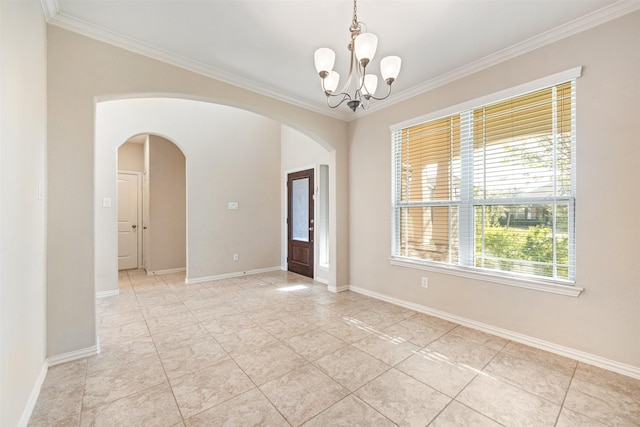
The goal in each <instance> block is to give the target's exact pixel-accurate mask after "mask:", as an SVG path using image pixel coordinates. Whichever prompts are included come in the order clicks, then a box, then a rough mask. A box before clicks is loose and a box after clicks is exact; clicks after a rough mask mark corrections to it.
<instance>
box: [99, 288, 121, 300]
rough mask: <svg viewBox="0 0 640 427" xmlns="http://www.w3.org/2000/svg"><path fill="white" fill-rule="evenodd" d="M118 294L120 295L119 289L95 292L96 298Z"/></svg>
mask: <svg viewBox="0 0 640 427" xmlns="http://www.w3.org/2000/svg"><path fill="white" fill-rule="evenodd" d="M118 295H120V289H115V290H113V291H101V292H96V298H106V297H117V296H118Z"/></svg>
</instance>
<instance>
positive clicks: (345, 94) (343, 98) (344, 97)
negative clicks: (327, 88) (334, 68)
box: [327, 93, 351, 108]
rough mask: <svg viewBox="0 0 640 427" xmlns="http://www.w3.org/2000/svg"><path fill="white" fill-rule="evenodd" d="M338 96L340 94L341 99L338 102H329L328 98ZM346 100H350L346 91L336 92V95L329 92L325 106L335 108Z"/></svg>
mask: <svg viewBox="0 0 640 427" xmlns="http://www.w3.org/2000/svg"><path fill="white" fill-rule="evenodd" d="M339 96H342V99H341V100H340V102H338V103H337V104H335V105H331V102H330V101H329V100H330V99H331V98H336V97H339ZM347 100H351V96H349V94H348V93H339V94H336V95H333V94H329V95H327V106H329V108H337V107H339V106H341V105H342V103H343V102H345V101H347Z"/></svg>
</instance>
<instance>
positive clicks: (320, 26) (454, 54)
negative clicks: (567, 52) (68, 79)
mask: <svg viewBox="0 0 640 427" xmlns="http://www.w3.org/2000/svg"><path fill="white" fill-rule="evenodd" d="M42 2H43V6H44V9H45V14H46V15H47V17H48V22H49V23H51V24H54V25H58V26H61V27H64V28H67V29H70V30H73V31H77V32H80V33H83V34H85V35H88V36H90V37H93V38H97V39H100V40H104V41H107V42H109V43H112V44H115V45H118V46H122V47H125V48H127V49H130V50H133V51H136V52H139V53H143V54H145V55H149V56H151V57H155V58H158V59H161V60H164V61H166V62H169V63H173V64H176V65H179V66H182V67H185V68H188V69H192V70H194V71H197V72H200V73H203V74H206V75H209V76H212V77H215V78H218V79H220V80H223V81H226V82H229V83H232V84H235V85H238V86H242V87H245V88H249V89H251V90H254V91H257V92H260V93H263V94H266V95H269V96H273V97H275V98H278V99H281V100H285V101H287V102H292V103H294V104H296V105H300V106H302V107H305V108H309V109H312V110H314V111H319V112H321V113H324V114H327V115H331V116H334V117H338V118H341V119H345V120H350V119H352V118H354V117H357V115H361V114H363V113H364V112H362V111H361V112H358V113H355V114H356V115H355V116H354V113H353V112H351V111H350V110H349V109H348V108H347V107H346V105H343V106H341V107H340V108H338V109H335V110H332V109H329V108H328V107H327V106H326V98H325V96H324V94H323V93H322V90H321V88H320V78H319V77H318V75H317V73H316V70H315V67H314V63H313V52H314V51H315V49H317V48H319V47H330V48H332V49H333V50H334V51H335V52H336V71H338V72H339V73H340V75H341V76H343V79H344V76H346V75H347V73H348V70H347V67H348V54H349V52H348V51H347V43H348V42H349V37H350V36H349V31H348V28H349V25H350V24H351V18H352V12H353V3H352V1H351V0H324V1H320V0H161V1H160V0H42ZM639 8H640V1H638V0H632V1H611V0H552V1H551V0H423V1H419V0H384V1H383V0H360V1H359V2H358V12H357V15H358V19H359V20H360V21H362V22H364V23H365V24H366V25H367V29H368V31H369V32H372V33H374V34H376V35H377V36H378V38H379V43H378V53H376V57H375V58H374V61H373V63H372V65H371V66H370V67H369V69H370V70H371V71H372V72H376V73H377V72H378V66H379V59H380V58H382V57H383V56H387V55H398V56H400V57H401V58H402V61H403V62H402V69H401V71H400V75H399V77H398V79H397V81H396V82H395V83H394V84H393V91H394V93H393V94H392V95H391V97H390V98H389V99H388V100H386V101H380V102H379V103H378V104H377V106H384V105H389V104H390V103H393V102H398V101H399V100H402V99H406V98H407V97H409V96H413V95H416V94H418V93H421V92H424V91H426V90H428V89H430V88H433V87H436V86H438V85H441V84H443V83H446V82H448V81H451V80H453V79H455V78H459V77H462V76H464V75H467V74H470V73H471V72H475V71H478V70H480V69H483V68H486V67H488V66H491V65H494V64H496V63H498V62H501V61H503V60H506V59H508V58H510V57H513V56H515V55H518V54H521V53H523V52H526V51H529V50H531V49H534V48H537V47H539V46H542V45H544V44H547V43H550V42H552V41H555V40H557V39H560V38H562V37H566V36H568V35H571V34H574V33H576V32H579V31H582V30H584V29H587V28H590V27H592V26H595V25H598V24H600V23H602V22H605V21H608V20H610V19H613V18H616V17H617V16H620V15H623V14H625V13H629V12H631V11H633V10H637V9H639ZM382 86H384V85H382ZM381 89H383V88H379V89H378V90H379V92H378V93H377V94H378V95H380V93H381V92H382V90H381ZM375 109H376V105H372V110H375Z"/></svg>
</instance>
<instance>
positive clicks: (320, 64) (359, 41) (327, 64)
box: [314, 0, 401, 112]
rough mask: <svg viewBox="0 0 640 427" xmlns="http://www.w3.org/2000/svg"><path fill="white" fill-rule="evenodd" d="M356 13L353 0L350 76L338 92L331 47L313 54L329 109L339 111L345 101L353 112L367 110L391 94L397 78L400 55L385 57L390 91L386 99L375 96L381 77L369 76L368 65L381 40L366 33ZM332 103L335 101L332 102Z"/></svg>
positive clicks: (383, 63)
mask: <svg viewBox="0 0 640 427" xmlns="http://www.w3.org/2000/svg"><path fill="white" fill-rule="evenodd" d="M356 12H357V5H356V0H353V20H352V21H351V26H350V27H349V32H350V33H351V41H350V42H349V45H348V46H347V48H348V49H349V51H350V52H351V62H350V65H349V75H348V76H347V80H346V82H345V84H344V86H343V88H342V90H341V91H340V92H337V93H336V89H337V88H338V83H339V80H340V75H339V74H338V73H336V72H335V71H333V64H334V63H335V59H336V54H335V52H334V51H333V50H331V49H329V48H326V47H321V48H320V49H318V50H316V52H315V54H314V60H315V64H316V70H317V71H318V74H319V75H320V78H321V83H322V90H323V91H324V94H325V95H326V96H327V105H328V106H329V107H330V108H336V107H339V106H340V105H342V103H343V102H345V101H346V102H347V105H348V106H349V108H351V109H352V110H353V111H354V112H355V111H356V110H357V109H358V107H362V108H363V109H365V110H366V109H368V108H369V102H370V101H371V99H375V100H378V101H380V100H383V99H386V98H388V97H389V95H391V84H392V83H393V82H394V81H395V80H396V78H397V77H398V73H399V72H400V64H401V59H400V57H398V56H387V57H384V58H382V60H381V61H380V73H381V74H382V79H383V80H384V82H385V83H386V84H387V87H388V91H387V94H386V95H385V96H383V97H376V96H374V94H375V92H376V89H377V87H378V76H376V75H375V74H367V66H368V65H369V63H370V62H371V60H372V59H373V56H374V55H375V53H376V48H377V47H378V37H376V36H375V35H374V34H371V33H367V32H366V25H365V24H364V23H363V22H359V21H358V16H357V14H356ZM363 28H364V32H363ZM354 78H355V86H356V89H355V92H353V94H352V95H351V94H349V92H348V91H349V89H350V88H351V85H352V81H353V80H354ZM332 100H334V102H333V103H332Z"/></svg>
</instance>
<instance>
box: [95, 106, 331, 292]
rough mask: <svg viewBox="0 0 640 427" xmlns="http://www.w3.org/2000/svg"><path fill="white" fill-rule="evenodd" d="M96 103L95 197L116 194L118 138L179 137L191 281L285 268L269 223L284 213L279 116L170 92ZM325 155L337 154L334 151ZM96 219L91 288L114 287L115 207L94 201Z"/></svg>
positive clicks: (108, 289)
mask: <svg viewBox="0 0 640 427" xmlns="http://www.w3.org/2000/svg"><path fill="white" fill-rule="evenodd" d="M96 110H97V111H96V146H95V149H96V152H95V161H96V164H95V197H96V201H97V202H98V203H100V201H101V200H102V199H103V198H105V197H109V196H110V197H115V193H116V191H117V190H116V185H115V183H116V181H117V180H116V173H115V170H116V166H115V165H116V157H117V147H118V146H119V144H121V143H122V141H124V140H126V139H127V138H129V137H130V136H131V135H135V134H139V133H143V132H151V133H153V134H156V135H162V136H165V137H170V139H171V140H173V141H178V142H179V146H180V149H181V150H182V152H183V153H184V155H185V157H186V159H187V163H188V165H187V178H186V182H187V194H186V199H187V219H186V224H187V239H186V240H187V248H186V249H187V250H186V254H187V256H186V258H187V259H186V268H187V281H188V282H189V281H192V282H194V283H195V282H197V281H205V280H212V279H215V278H218V277H224V276H225V275H228V274H235V273H237V272H241V273H242V272H246V273H251V272H260V271H272V270H280V269H282V263H281V259H280V253H279V251H278V250H277V248H279V247H280V237H281V234H280V231H281V227H280V228H278V227H274V224H277V223H279V222H280V221H281V209H280V203H281V195H280V179H281V167H280V163H281V159H280V156H281V153H280V144H281V137H282V124H281V123H279V122H277V121H274V120H272V119H269V118H267V117H264V116H261V115H258V114H255V113H252V112H249V111H246V110H241V109H236V108H233V107H227V106H222V105H217V104H212V103H207V102H201V101H192V100H185V99H175V98H137V99H125V100H118V101H104V102H99V103H98V104H97V106H96ZM329 157H330V160H329V161H330V162H334V161H335V155H332V154H330V156H329ZM333 165H334V164H330V165H329V166H330V167H331V168H333ZM334 170H335V169H334ZM229 206H238V209H231V208H229ZM334 206H335V205H334ZM95 224H96V226H95V233H96V235H95V242H96V243H95V245H96V251H95V262H96V289H97V291H98V293H99V294H100V293H101V292H112V291H113V290H114V289H115V290H116V292H117V283H118V282H117V273H116V272H117V265H116V264H117V262H116V260H117V240H116V238H115V236H116V235H117V220H116V215H115V212H114V211H113V210H109V209H97V210H96V212H95ZM236 254H237V255H238V256H234V255H236ZM330 268H333V269H335V265H334V266H331V267H330ZM327 276H328V279H327V282H331V280H332V278H333V280H335V271H330V272H329V274H327Z"/></svg>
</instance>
